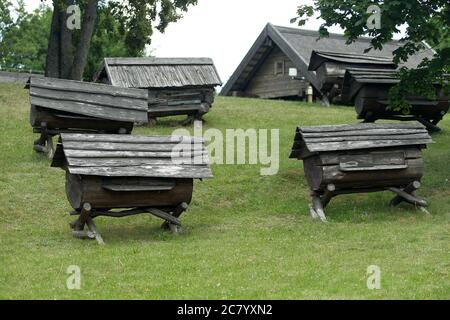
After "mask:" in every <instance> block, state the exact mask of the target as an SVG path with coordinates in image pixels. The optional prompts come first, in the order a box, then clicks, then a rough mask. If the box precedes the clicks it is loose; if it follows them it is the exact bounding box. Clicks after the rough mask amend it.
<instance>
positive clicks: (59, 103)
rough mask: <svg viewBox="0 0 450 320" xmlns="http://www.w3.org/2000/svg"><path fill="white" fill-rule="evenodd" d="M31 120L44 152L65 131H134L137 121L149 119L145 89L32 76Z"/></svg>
mask: <svg viewBox="0 0 450 320" xmlns="http://www.w3.org/2000/svg"><path fill="white" fill-rule="evenodd" d="M27 88H29V90H30V104H31V111H30V123H31V126H32V127H33V131H34V132H35V133H40V134H41V138H40V139H39V140H37V141H36V142H35V150H36V151H44V149H45V144H46V143H48V147H50V149H51V150H49V153H50V155H52V154H53V143H52V140H51V137H53V136H55V135H58V134H60V133H62V132H66V133H67V132H88V133H89V132H91V133H121V134H127V133H131V131H132V130H133V124H134V123H135V122H147V121H148V120H147V99H148V93H147V92H146V91H145V90H137V89H124V88H118V87H112V86H108V85H99V84H93V83H85V82H80V81H71V80H61V79H53V78H36V77H33V78H30V81H29V83H28V85H27Z"/></svg>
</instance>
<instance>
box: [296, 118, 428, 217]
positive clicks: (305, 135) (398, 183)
mask: <svg viewBox="0 0 450 320" xmlns="http://www.w3.org/2000/svg"><path fill="white" fill-rule="evenodd" d="M432 142H433V141H432V140H431V137H430V136H429V134H428V132H427V130H426V128H425V127H424V126H423V125H421V124H419V123H408V124H356V125H337V126H317V127H299V128H297V132H296V135H295V142H294V146H293V149H292V153H291V156H290V157H291V158H293V159H299V160H303V164H304V171H305V177H306V179H307V181H308V184H309V186H310V189H311V196H312V207H311V214H312V216H313V217H319V218H321V219H323V220H325V214H324V212H323V208H324V207H325V206H326V205H327V204H328V203H329V201H330V200H331V198H332V197H334V196H336V195H339V194H347V193H359V192H375V191H384V190H390V191H393V192H395V193H397V195H398V196H399V197H401V199H402V200H404V201H407V202H410V203H413V204H415V205H417V206H421V207H425V206H426V202H425V201H424V200H421V199H419V198H417V197H416V196H415V194H414V193H415V190H417V189H418V188H419V187H420V181H421V179H422V176H423V170H424V164H423V159H422V153H421V150H422V149H424V148H426V146H427V144H429V143H432ZM398 200H399V199H397V200H396V201H394V203H395V204H398V203H399V202H401V201H398Z"/></svg>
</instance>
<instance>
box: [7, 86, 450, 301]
mask: <svg viewBox="0 0 450 320" xmlns="http://www.w3.org/2000/svg"><path fill="white" fill-rule="evenodd" d="M28 111H29V104H28V93H27V91H26V90H23V89H22V86H20V85H11V84H9V85H8V84H0V135H1V137H2V139H1V142H0V169H1V174H0V248H1V249H0V266H1V267H0V298H3V299H9V298H21V299H22V298H27V299H28V298H32V299H33V298H34V299H36V298H49V299H53V298H64V299H72V298H77V299H88V298H105V299H112V298H120V299H122V298H123V299H178V298H180V299H183V298H186V299H204V298H207V299H267V298H268V299H319V298H331V299H341V298H369V299H372V298H383V299H394V298H400V299H406V298H437V299H439V298H441V299H442V298H446V299H449V298H450V280H449V279H450V274H449V273H450V259H449V252H450V161H449V158H450V117H447V118H446V119H445V120H444V121H443V122H442V123H441V127H442V128H443V129H444V131H443V133H440V134H436V135H434V136H433V138H434V140H435V141H436V144H434V145H431V146H430V147H429V149H428V150H426V151H425V154H424V156H425V161H426V175H425V177H424V179H423V188H422V189H421V190H420V191H419V194H420V195H422V196H424V197H425V198H427V199H428V200H429V202H430V204H431V206H430V209H429V210H430V212H431V213H432V215H431V216H426V215H424V214H423V213H421V212H420V211H415V210H414V209H413V208H412V207H411V206H408V205H402V206H400V207H398V208H390V207H389V206H388V202H389V200H390V199H391V198H392V195H391V194H390V193H388V192H384V193H375V194H368V195H367V194H361V195H348V196H342V197H338V198H336V199H334V200H333V201H332V203H331V204H330V206H329V208H328V209H327V213H328V217H329V220H330V223H328V224H323V223H319V222H316V221H312V220H311V218H310V216H309V212H308V211H309V210H308V201H309V199H308V187H307V183H306V181H305V179H304V175H303V169H302V167H301V162H299V161H294V160H290V159H288V156H289V151H290V147H291V146H292V142H293V135H294V130H295V127H296V126H297V125H299V124H302V125H319V124H341V123H353V122H355V113H354V110H353V109H352V108H345V107H331V108H325V107H320V106H309V105H303V104H299V103H295V102H281V101H263V100H251V99H238V98H218V99H217V101H216V103H215V105H214V108H213V110H212V112H211V113H210V114H208V115H207V116H206V121H207V123H206V125H205V126H206V128H218V129H220V130H221V131H224V130H225V129H227V128H229V129H233V128H243V129H247V128H256V129H258V128H267V129H272V128H279V129H280V140H281V145H280V156H281V163H280V171H279V173H278V174H277V175H275V176H270V177H261V176H260V174H259V169H260V167H259V166H250V165H215V166H213V172H214V175H215V179H213V180H207V181H204V182H197V183H196V186H195V192H194V200H193V203H192V205H191V207H190V209H189V211H188V213H187V214H186V215H184V216H182V221H183V223H184V233H183V234H181V235H179V236H173V235H171V234H169V233H167V232H165V231H163V230H161V229H160V228H159V226H160V224H161V222H160V220H158V219H156V218H153V217H150V216H138V217H130V218H125V219H119V220H114V219H112V218H99V219H98V220H97V227H98V229H99V231H100V232H101V233H102V235H103V237H104V239H105V241H106V243H107V245H106V246H104V247H100V246H98V245H97V244H96V243H95V242H88V241H81V240H77V239H74V238H73V237H72V236H71V233H70V229H69V226H68V223H69V222H70V221H71V219H72V218H70V217H69V215H68V212H69V211H70V210H71V208H70V205H69V203H68V202H67V200H66V195H65V190H64V182H65V178H64V172H63V171H62V170H60V169H53V168H50V167H49V160H48V159H46V158H45V157H44V156H41V155H38V154H36V153H35V152H34V151H33V150H32V144H33V141H34V140H35V139H36V138H37V137H36V135H33V133H32V130H31V127H30V125H29V122H28ZM206 128H205V129H206ZM174 129H175V127H172V126H171V124H170V122H169V121H165V122H163V123H161V124H160V125H158V126H157V127H156V128H138V129H137V130H136V131H135V133H136V134H170V133H171V132H172V131H173V130H174ZM70 265H78V266H80V268H81V272H82V288H81V290H79V291H70V290H68V289H67V288H66V279H67V277H68V274H66V270H67V268H68V267H69V266H70ZM370 265H377V266H379V267H380V268H381V272H382V274H381V275H382V289H381V290H373V291H372V290H368V289H367V286H366V279H367V275H366V271H367V267H368V266H370Z"/></svg>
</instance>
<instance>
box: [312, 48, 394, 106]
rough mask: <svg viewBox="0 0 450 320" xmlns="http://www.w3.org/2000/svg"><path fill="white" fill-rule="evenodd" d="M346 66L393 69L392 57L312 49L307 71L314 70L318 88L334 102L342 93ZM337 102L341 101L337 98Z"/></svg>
mask: <svg viewBox="0 0 450 320" xmlns="http://www.w3.org/2000/svg"><path fill="white" fill-rule="evenodd" d="M348 68H355V69H356V68H365V69H367V68H372V69H391V70H395V69H396V68H397V65H396V64H395V63H394V62H393V61H392V57H379V56H370V55H363V54H357V53H342V52H326V51H317V50H314V51H313V52H312V54H311V59H310V64H309V67H308V70H309V71H315V72H316V76H317V82H318V86H319V88H320V90H321V91H322V92H324V93H326V94H327V95H328V99H329V100H330V101H334V102H336V99H335V98H337V97H339V96H340V95H341V93H342V82H343V80H344V76H345V72H346V70H347V69H348ZM338 100H339V101H337V102H342V101H341V99H338Z"/></svg>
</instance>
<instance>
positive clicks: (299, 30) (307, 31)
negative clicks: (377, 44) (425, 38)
mask: <svg viewBox="0 0 450 320" xmlns="http://www.w3.org/2000/svg"><path fill="white" fill-rule="evenodd" d="M272 26H273V27H274V28H276V29H277V30H278V31H280V30H279V29H287V30H289V31H292V32H295V33H300V34H304V35H305V34H308V35H318V36H319V35H320V33H319V31H318V30H312V29H303V28H294V27H285V26H277V25H272ZM280 32H281V31H280ZM329 37H335V38H341V39H346V37H345V34H343V33H336V32H330V33H329ZM361 40H363V41H367V42H370V41H371V40H372V38H370V37H367V36H361V37H358V38H357V39H356V41H361ZM389 42H392V43H397V44H398V43H400V42H401V41H400V40H396V39H392V40H389Z"/></svg>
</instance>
